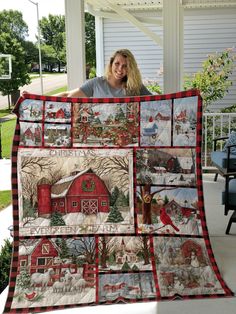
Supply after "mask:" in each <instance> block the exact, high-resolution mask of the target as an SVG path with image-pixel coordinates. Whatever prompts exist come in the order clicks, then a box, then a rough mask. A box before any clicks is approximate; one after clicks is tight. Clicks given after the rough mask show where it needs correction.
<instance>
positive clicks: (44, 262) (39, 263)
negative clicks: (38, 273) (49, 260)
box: [38, 258, 46, 266]
mask: <svg viewBox="0 0 236 314" xmlns="http://www.w3.org/2000/svg"><path fill="white" fill-rule="evenodd" d="M42 265H46V259H45V258H38V266H42Z"/></svg>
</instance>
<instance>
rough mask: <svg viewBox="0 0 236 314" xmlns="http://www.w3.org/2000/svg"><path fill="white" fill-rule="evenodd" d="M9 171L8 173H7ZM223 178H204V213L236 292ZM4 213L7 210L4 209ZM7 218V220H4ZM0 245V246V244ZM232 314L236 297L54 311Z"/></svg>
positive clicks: (3, 223)
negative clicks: (215, 179) (222, 202)
mask: <svg viewBox="0 0 236 314" xmlns="http://www.w3.org/2000/svg"><path fill="white" fill-rule="evenodd" d="M3 163H4V161H1V162H0V173H1V178H2V174H3ZM6 164H7V161H6V162H5V164H4V171H5V173H6V177H7V179H6V180H4V182H3V181H2V179H1V184H0V189H1V190H4V189H5V188H6V185H9V182H10V180H9V178H8V176H9V174H10V169H9V166H10V164H7V167H6ZM6 169H8V170H6ZM6 171H7V172H6ZM223 182H224V180H223V178H222V177H220V176H219V178H218V181H217V182H214V175H213V174H204V175H203V187H204V199H205V213H206V219H207V225H208V230H209V234H210V239H211V245H212V249H213V253H214V255H215V258H216V262H217V265H218V267H219V269H220V272H221V274H222V277H223V278H224V280H225V281H226V283H227V285H228V286H229V288H231V289H232V291H233V292H234V293H236V224H233V225H232V227H231V233H230V235H226V234H225V229H226V226H227V222H228V220H229V217H230V213H229V214H228V216H224V208H223V206H222V205H220V204H221V191H222V190H223ZM4 211H5V210H4ZM10 211H11V208H8V209H6V212H5V213H4V214H3V212H2V213H0V230H1V234H2V235H3V238H4V237H8V236H9V231H8V230H7V227H8V226H9V223H10V222H11V217H9V212H10ZM3 217H5V218H3ZM2 231H4V232H3V233H2ZM0 245H1V243H0ZM6 297H7V289H6V290H5V291H4V292H3V293H2V294H1V295H0V312H2V311H3V309H4V303H5V300H6ZM95 311H96V314H110V313H111V312H112V314H120V313H122V314H170V313H174V314H199V313H201V314H232V313H235V312H236V297H232V298H220V299H200V300H188V301H179V302H177V301H174V302H167V301H166V302H159V303H156V302H150V303H138V304H127V305H111V306H97V307H96V308H95V307H84V308H83V307H81V308H74V309H68V310H60V311H52V312H51V313H58V314H60V313H61V314H66V313H68V314H71V313H78V312H79V313H80V314H94V312H95Z"/></svg>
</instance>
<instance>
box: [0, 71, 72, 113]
mask: <svg viewBox="0 0 236 314" xmlns="http://www.w3.org/2000/svg"><path fill="white" fill-rule="evenodd" d="M65 85H67V74H55V75H53V74H49V75H47V74H45V75H43V93H44V94H45V93H48V92H51V91H53V90H54V89H57V88H60V87H63V86H65ZM20 91H21V92H22V91H27V92H29V93H32V94H39V95H41V83H40V78H35V79H33V80H32V82H31V83H30V84H29V85H24V86H23V87H20ZM7 107H8V100H7V96H2V95H0V109H4V108H7Z"/></svg>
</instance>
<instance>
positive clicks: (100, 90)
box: [80, 76, 152, 98]
mask: <svg viewBox="0 0 236 314" xmlns="http://www.w3.org/2000/svg"><path fill="white" fill-rule="evenodd" d="M80 89H81V90H82V92H83V93H84V94H85V95H86V96H87V97H95V98H100V97H125V96H126V95H125V90H124V89H123V88H113V87H111V86H110V85H109V84H108V82H107V80H106V79H105V78H104V77H103V76H102V77H95V78H93V79H90V80H88V81H86V82H85V83H84V84H83V85H82V86H81V87H80ZM140 95H152V93H150V92H149V90H148V89H147V88H146V87H145V86H144V85H142V87H141V91H140ZM133 96H136V95H133Z"/></svg>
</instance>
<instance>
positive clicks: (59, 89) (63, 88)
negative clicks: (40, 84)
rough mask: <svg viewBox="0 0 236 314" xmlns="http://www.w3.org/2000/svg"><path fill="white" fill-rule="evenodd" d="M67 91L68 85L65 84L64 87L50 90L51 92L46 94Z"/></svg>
mask: <svg viewBox="0 0 236 314" xmlns="http://www.w3.org/2000/svg"><path fill="white" fill-rule="evenodd" d="M65 91H67V86H63V87H60V88H57V89H54V90H53V91H51V92H49V93H46V94H45V95H47V96H51V95H54V94H58V93H61V92H65Z"/></svg>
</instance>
